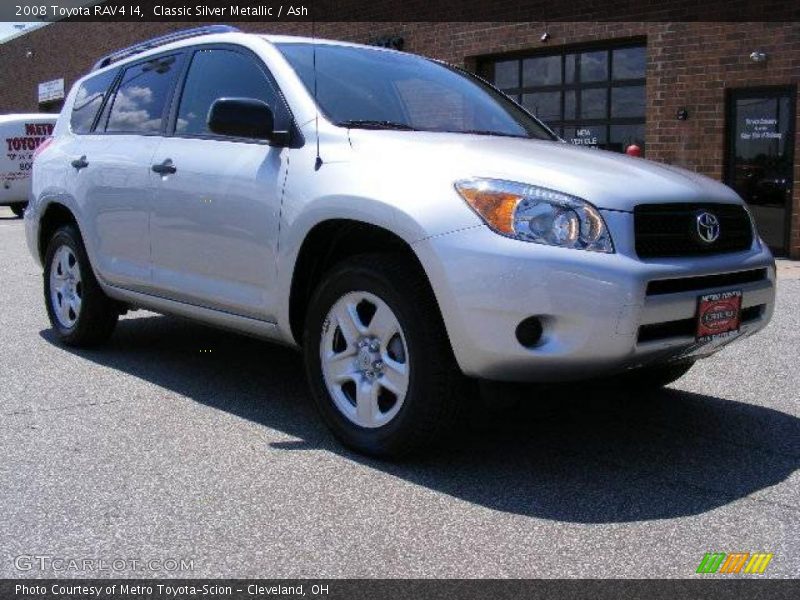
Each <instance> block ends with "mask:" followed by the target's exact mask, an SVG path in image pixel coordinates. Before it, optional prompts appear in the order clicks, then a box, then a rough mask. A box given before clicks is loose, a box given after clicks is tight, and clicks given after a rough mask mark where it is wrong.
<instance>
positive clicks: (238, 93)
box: [175, 48, 288, 136]
mask: <svg viewBox="0 0 800 600" xmlns="http://www.w3.org/2000/svg"><path fill="white" fill-rule="evenodd" d="M218 98H255V99H256V100H261V101H263V102H266V103H267V104H268V105H269V107H270V108H271V109H272V111H273V113H274V114H275V124H276V127H281V126H283V125H284V124H285V122H286V119H287V118H288V115H287V114H286V111H285V109H284V107H283V104H282V100H281V99H280V97H279V95H278V93H277V90H276V89H275V87H274V86H273V84H272V82H271V81H270V80H269V78H268V77H267V75H266V73H265V71H264V67H261V66H259V64H258V63H257V62H256V60H255V59H254V58H253V57H250V56H248V55H246V54H243V53H240V52H236V51H235V50H225V49H220V48H213V49H208V50H199V51H197V52H195V54H194V57H193V58H192V63H191V65H190V66H189V72H188V74H187V75H186V83H185V85H184V88H183V93H182V94H181V100H180V105H179V108H178V118H177V120H176V122H175V134H176V135H203V136H213V135H214V134H213V133H211V132H210V131H209V129H208V112H209V110H210V109H211V105H212V104H213V103H214V101H215V100H217V99H218Z"/></svg>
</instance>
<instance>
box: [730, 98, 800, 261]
mask: <svg viewBox="0 0 800 600" xmlns="http://www.w3.org/2000/svg"><path fill="white" fill-rule="evenodd" d="M794 106H795V90H794V88H787V87H783V88H752V89H741V90H731V91H730V92H729V95H728V107H727V108H728V110H727V128H726V131H727V132H728V144H727V146H728V147H727V162H726V183H727V184H728V185H729V186H731V187H732V188H733V189H735V190H736V191H737V192H738V193H739V195H740V196H741V197H742V198H744V200H745V202H747V205H748V207H749V209H750V212H751V213H752V214H753V217H754V218H755V221H756V226H757V227H758V232H759V234H760V235H761V237H762V239H763V240H764V241H765V242H766V243H767V245H768V246H769V247H770V249H771V250H772V251H773V252H774V253H776V254H778V255H786V254H787V253H788V245H789V228H790V221H791V208H792V185H793V168H794Z"/></svg>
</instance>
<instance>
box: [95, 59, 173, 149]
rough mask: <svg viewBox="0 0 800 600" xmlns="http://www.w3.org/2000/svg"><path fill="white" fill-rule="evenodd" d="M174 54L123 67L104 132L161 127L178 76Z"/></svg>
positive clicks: (137, 131) (144, 131)
mask: <svg viewBox="0 0 800 600" xmlns="http://www.w3.org/2000/svg"><path fill="white" fill-rule="evenodd" d="M178 58H179V56H162V57H159V58H156V59H153V60H149V61H147V62H146V63H141V64H138V65H135V66H133V67H129V68H127V69H125V72H124V73H123V75H122V81H121V82H120V84H119V87H118V88H117V93H116V95H115V96H114V100H113V104H112V106H111V112H110V114H109V116H108V125H107V126H106V131H107V132H110V133H134V134H148V133H158V132H160V131H161V125H162V123H163V121H164V113H165V110H164V109H165V107H166V106H167V102H168V101H169V98H170V94H171V92H172V86H173V84H174V83H175V79H176V77H177V76H178V71H179V67H180V65H179V62H180V61H179V60H178Z"/></svg>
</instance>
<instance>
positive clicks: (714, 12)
mask: <svg viewBox="0 0 800 600" xmlns="http://www.w3.org/2000/svg"><path fill="white" fill-rule="evenodd" d="M36 20H41V21H60V20H72V21H94V22H97V21H100V22H102V21H130V22H154V21H187V22H240V21H259V22H263V21H362V22H368V21H384V22H387V21H389V22H391V21H396V22H399V21H404V22H414V21H417V22H422V21H425V22H438V21H448V22H451V21H454V20H456V21H493V22H502V21H506V22H512V21H513V22H524V21H538V22H541V21H661V22H666V21H676V22H677V21H684V22H685V21H717V22H720V21H772V22H787V21H798V20H800V2H796V1H793V0H763V1H759V2H753V1H750V0H746V1H743V0H670V1H669V2H666V1H664V0H602V1H601V0H570V1H569V2H557V1H553V0H514V1H506V2H491V1H487V0H402V1H398V0H307V1H305V2H303V1H300V2H286V1H283V0H221V1H217V0H205V1H203V0H108V1H105V2H98V1H92V0H39V1H38V2H37V1H15V0H4V1H3V2H2V3H1V4H0V21H9V22H11V21H18V22H29V21H36Z"/></svg>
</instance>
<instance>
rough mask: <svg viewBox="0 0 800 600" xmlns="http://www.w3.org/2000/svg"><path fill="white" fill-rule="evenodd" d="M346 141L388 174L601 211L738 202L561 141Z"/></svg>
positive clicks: (428, 137) (356, 132) (623, 158)
mask: <svg viewBox="0 0 800 600" xmlns="http://www.w3.org/2000/svg"><path fill="white" fill-rule="evenodd" d="M350 143H351V144H352V146H353V149H354V150H355V152H356V154H357V155H359V157H360V158H363V159H364V160H366V161H379V162H380V163H381V164H382V165H386V164H387V161H389V162H388V164H390V165H391V169H392V172H393V173H398V174H405V173H412V174H414V175H413V176H415V177H421V178H422V179H423V180H424V179H427V178H433V177H436V178H438V177H447V178H449V179H450V180H452V181H453V182H455V181H456V180H458V179H464V178H468V177H489V178H495V179H506V180H509V181H518V182H521V183H527V184H532V185H539V186H542V187H546V188H550V189H553V190H558V191H560V192H564V193H567V194H571V195H573V196H577V197H579V198H583V199H584V200H587V201H589V202H591V203H592V204H594V205H595V206H596V207H598V208H603V209H608V210H623V211H630V210H633V208H634V207H635V206H636V205H637V204H657V203H665V202H720V203H736V204H741V202H742V201H741V199H740V198H739V197H738V196H737V195H736V193H735V192H734V191H733V190H731V189H730V188H729V187H727V186H725V185H722V184H721V183H719V182H716V181H714V180H713V179H710V178H708V177H704V176H702V175H698V174H696V173H693V172H691V171H687V170H685V169H681V168H678V167H672V166H669V165H664V164H660V163H655V162H652V161H648V160H644V159H641V158H633V157H630V156H627V155H624V154H619V153H616V152H606V151H604V150H597V149H592V148H581V147H578V146H573V145H571V144H565V143H563V142H550V141H542V140H527V139H519V138H510V137H498V136H484V135H467V134H454V133H434V132H413V131H411V132H409V131H383V130H377V131H376V130H364V129H351V130H350ZM402 176H405V175H402Z"/></svg>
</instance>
